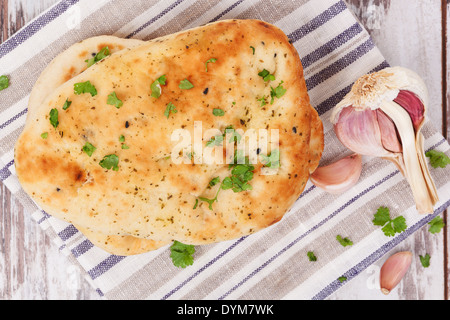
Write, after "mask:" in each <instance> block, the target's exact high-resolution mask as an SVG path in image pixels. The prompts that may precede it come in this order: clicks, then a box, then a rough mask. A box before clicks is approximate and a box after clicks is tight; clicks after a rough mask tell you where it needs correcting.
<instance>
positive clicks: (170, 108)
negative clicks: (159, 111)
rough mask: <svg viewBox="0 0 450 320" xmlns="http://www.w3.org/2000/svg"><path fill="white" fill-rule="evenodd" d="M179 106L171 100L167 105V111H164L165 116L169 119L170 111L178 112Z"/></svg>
mask: <svg viewBox="0 0 450 320" xmlns="http://www.w3.org/2000/svg"><path fill="white" fill-rule="evenodd" d="M177 112H178V111H177V108H176V107H175V105H174V104H173V103H172V102H169V103H168V104H167V107H166V111H164V116H166V118H167V119H169V116H170V113H177Z"/></svg>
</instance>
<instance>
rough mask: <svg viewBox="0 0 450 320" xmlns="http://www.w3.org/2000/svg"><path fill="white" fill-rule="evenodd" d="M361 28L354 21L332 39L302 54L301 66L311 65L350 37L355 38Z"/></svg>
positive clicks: (361, 30) (360, 31)
mask: <svg viewBox="0 0 450 320" xmlns="http://www.w3.org/2000/svg"><path fill="white" fill-rule="evenodd" d="M363 30H364V29H363V28H362V27H361V25H360V24H359V23H358V22H356V23H355V24H354V25H352V26H351V27H350V28H348V29H347V30H345V31H344V32H342V33H341V34H339V35H338V36H337V37H335V38H334V39H332V40H330V41H329V42H327V43H326V44H324V45H323V46H321V47H319V48H317V49H316V50H314V51H313V52H311V53H309V54H308V55H306V56H304V57H303V58H302V59H301V60H302V65H303V68H308V67H309V66H310V65H312V64H313V63H314V62H316V61H319V60H320V59H322V58H323V57H325V56H326V55H328V54H330V53H332V52H333V51H335V50H336V49H337V48H339V47H340V46H342V45H344V44H345V43H347V42H348V41H350V40H351V39H353V38H355V37H356V36H357V35H358V34H360V33H362V32H363Z"/></svg>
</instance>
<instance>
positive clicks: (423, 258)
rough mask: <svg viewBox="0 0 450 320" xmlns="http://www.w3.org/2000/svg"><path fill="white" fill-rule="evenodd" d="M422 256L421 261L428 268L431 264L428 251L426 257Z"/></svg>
mask: <svg viewBox="0 0 450 320" xmlns="http://www.w3.org/2000/svg"><path fill="white" fill-rule="evenodd" d="M419 258H420V263H421V264H422V266H423V267H424V268H428V267H429V266H430V258H431V257H430V255H429V254H428V253H427V254H426V255H425V256H424V257H423V256H419Z"/></svg>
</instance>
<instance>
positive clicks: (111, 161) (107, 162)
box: [100, 154, 119, 171]
mask: <svg viewBox="0 0 450 320" xmlns="http://www.w3.org/2000/svg"><path fill="white" fill-rule="evenodd" d="M100 166H101V167H102V168H104V169H107V170H110V169H113V171H119V157H118V156H116V155H115V154H110V155H107V156H105V157H104V158H103V159H102V161H100Z"/></svg>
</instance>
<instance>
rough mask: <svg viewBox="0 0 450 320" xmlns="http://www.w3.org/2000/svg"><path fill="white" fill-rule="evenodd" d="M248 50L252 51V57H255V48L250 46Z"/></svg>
mask: <svg viewBox="0 0 450 320" xmlns="http://www.w3.org/2000/svg"><path fill="white" fill-rule="evenodd" d="M250 48H251V49H252V51H253V55H255V47H253V46H250Z"/></svg>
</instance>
